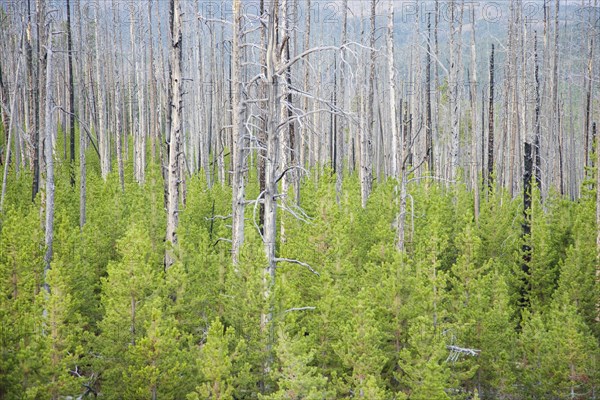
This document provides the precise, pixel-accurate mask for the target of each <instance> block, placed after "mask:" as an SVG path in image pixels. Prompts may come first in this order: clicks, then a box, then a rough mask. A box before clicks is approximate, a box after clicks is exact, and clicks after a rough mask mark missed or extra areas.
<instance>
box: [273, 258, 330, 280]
mask: <svg viewBox="0 0 600 400" xmlns="http://www.w3.org/2000/svg"><path fill="white" fill-rule="evenodd" d="M275 262H287V263H290V264H298V265H301V266H303V267H306V268H307V269H308V270H309V271H310V272H312V273H313V274H315V275H317V276H321V274H319V273H318V272H317V271H315V269H314V268H313V267H311V266H310V265H309V264H307V263H305V262H302V261H298V260H294V259H291V258H276V259H275Z"/></svg>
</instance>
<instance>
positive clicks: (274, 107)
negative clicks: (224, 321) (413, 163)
mask: <svg viewBox="0 0 600 400" xmlns="http://www.w3.org/2000/svg"><path fill="white" fill-rule="evenodd" d="M277 3H278V2H277V1H276V2H275V4H274V5H273V10H272V12H271V13H270V15H269V25H268V45H267V76H266V79H267V85H268V86H267V88H268V94H267V115H266V117H267V132H266V140H267V142H266V146H267V152H266V160H265V191H264V194H263V199H264V204H265V222H264V227H263V243H264V250H265V256H266V260H267V266H266V267H265V269H264V272H263V290H264V299H265V303H266V307H267V311H266V312H265V313H263V315H262V318H261V327H262V330H263V332H264V333H265V335H266V336H267V342H266V351H267V360H266V364H265V368H264V369H265V371H264V372H265V373H268V372H269V371H270V366H271V361H270V358H271V355H270V353H271V350H272V344H273V324H272V320H273V306H274V305H273V297H272V296H273V289H274V284H275V270H276V268H277V261H276V257H275V256H276V238H277V176H276V175H277V169H278V167H279V150H280V145H279V133H278V125H279V124H278V118H277V116H278V115H279V113H278V103H279V90H278V89H279V75H278V74H277V71H276V69H277V64H278V54H277V50H278V43H277V30H278V26H277V25H278V23H277V15H276V13H277V8H278V4H277Z"/></svg>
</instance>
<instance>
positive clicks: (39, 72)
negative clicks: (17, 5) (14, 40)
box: [31, 0, 46, 200]
mask: <svg viewBox="0 0 600 400" xmlns="http://www.w3.org/2000/svg"><path fill="white" fill-rule="evenodd" d="M45 5H46V4H45V2H43V1H40V0H37V1H36V25H37V29H36V31H37V38H36V39H37V40H36V46H35V48H36V61H37V68H36V69H35V70H36V76H35V77H33V78H34V82H35V83H34V85H33V86H34V87H33V92H34V109H35V128H34V130H33V132H34V138H33V146H34V149H33V152H34V160H33V184H32V193H31V194H32V196H31V197H32V200H35V197H36V195H37V193H38V192H39V190H40V186H42V182H41V181H42V176H41V175H42V174H41V170H42V166H43V160H44V138H43V136H42V135H40V132H41V131H43V129H44V126H43V124H44V121H43V118H42V112H43V109H44V106H43V100H42V99H44V95H45V94H44V91H45V79H46V74H45V70H46V56H45V53H44V52H43V47H42V44H43V43H44V41H45V31H46V28H45V20H46V7H45Z"/></svg>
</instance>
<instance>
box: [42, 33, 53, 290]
mask: <svg viewBox="0 0 600 400" xmlns="http://www.w3.org/2000/svg"><path fill="white" fill-rule="evenodd" d="M47 34H48V36H47V37H48V44H47V47H46V102H45V105H46V113H45V118H44V120H45V123H44V126H45V128H46V131H45V134H44V138H45V139H44V141H45V143H44V155H45V158H46V223H45V241H44V243H45V245H46V254H45V255H44V288H45V289H46V292H48V293H49V292H50V286H49V285H48V281H47V275H48V271H50V262H51V261H52V244H53V240H54V155H53V149H52V140H53V136H54V133H53V130H54V123H53V119H52V111H53V102H54V101H53V97H52V85H53V82H52V55H53V50H52V21H50V23H49V27H48V32H47Z"/></svg>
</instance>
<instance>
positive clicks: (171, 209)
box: [165, 0, 182, 270]
mask: <svg viewBox="0 0 600 400" xmlns="http://www.w3.org/2000/svg"><path fill="white" fill-rule="evenodd" d="M170 17H171V18H170V19H171V37H170V47H171V48H170V53H171V54H170V67H171V76H170V80H171V82H170V88H171V90H170V93H169V94H170V96H169V97H170V98H169V106H170V108H171V118H170V119H171V127H170V130H169V163H168V171H167V174H168V183H167V235H166V240H167V250H166V253H165V270H168V269H169V268H170V267H171V265H173V262H174V261H175V257H174V248H175V246H176V245H177V234H176V231H177V226H178V223H179V187H180V179H181V178H182V177H180V176H179V172H180V166H179V157H180V151H181V150H180V147H181V146H180V143H181V126H182V124H181V103H182V99H181V46H182V43H181V42H182V34H181V8H180V3H179V0H170Z"/></svg>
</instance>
